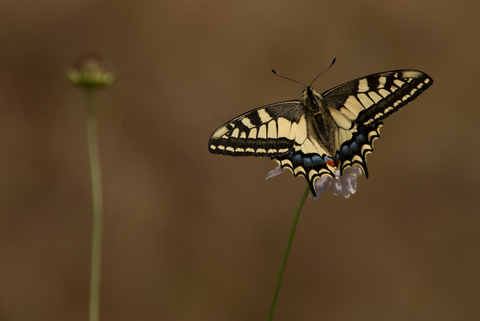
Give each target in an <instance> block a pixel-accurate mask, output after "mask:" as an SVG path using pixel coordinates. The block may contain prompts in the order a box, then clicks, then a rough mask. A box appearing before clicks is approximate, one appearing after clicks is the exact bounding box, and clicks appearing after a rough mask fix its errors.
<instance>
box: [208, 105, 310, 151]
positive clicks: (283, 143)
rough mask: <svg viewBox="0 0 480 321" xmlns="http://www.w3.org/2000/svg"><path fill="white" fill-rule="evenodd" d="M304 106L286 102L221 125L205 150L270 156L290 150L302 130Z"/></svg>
mask: <svg viewBox="0 0 480 321" xmlns="http://www.w3.org/2000/svg"><path fill="white" fill-rule="evenodd" d="M304 113H305V112H304V108H303V103H302V102H301V101H300V100H292V101H285V102H281V103H276V104H271V105H267V106H264V107H260V108H257V109H254V110H251V111H249V112H246V113H245V114H243V115H240V116H238V117H236V118H234V119H232V120H231V121H229V122H227V123H225V124H223V125H222V126H220V127H219V128H218V129H217V130H216V131H215V132H214V133H213V134H212V136H211V137H210V141H209V143H208V150H209V151H210V152H211V153H214V154H221V155H229V156H257V157H272V156H277V155H282V154H285V153H287V152H288V151H290V149H292V147H293V145H294V142H295V136H296V133H297V132H298V131H300V132H301V131H305V130H306V129H305V128H306V127H305V117H303V116H304Z"/></svg>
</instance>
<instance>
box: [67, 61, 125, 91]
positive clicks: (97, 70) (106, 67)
mask: <svg viewBox="0 0 480 321" xmlns="http://www.w3.org/2000/svg"><path fill="white" fill-rule="evenodd" d="M67 76H68V79H69V80H70V81H71V82H72V83H73V84H75V85H78V86H80V87H83V88H85V89H96V88H100V87H104V86H107V85H110V84H112V83H113V81H114V80H115V76H114V75H113V73H112V72H111V70H110V63H109V62H108V61H107V60H105V59H102V58H100V57H99V56H97V55H94V54H86V55H83V56H81V57H79V58H78V59H76V60H75V61H74V62H73V65H72V68H70V69H68V70H67Z"/></svg>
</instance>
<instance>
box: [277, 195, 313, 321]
mask: <svg viewBox="0 0 480 321" xmlns="http://www.w3.org/2000/svg"><path fill="white" fill-rule="evenodd" d="M309 191H310V189H309V187H308V186H307V188H306V189H305V192H303V195H302V198H301V199H300V202H299V203H298V206H297V211H296V213H295V217H294V218H293V223H292V227H291V229H290V236H289V238H288V243H287V248H286V249H285V255H284V256H283V261H282V265H281V267H280V273H278V278H277V285H276V286H275V292H274V293H273V300H272V306H271V307H270V314H269V316H268V321H272V320H273V313H274V312H275V306H276V305H277V299H278V293H279V292H280V286H281V285H282V279H283V273H284V272H285V267H286V266H287V261H288V256H289V255H290V249H291V248H292V244H293V237H294V236H295V230H296V229H297V223H298V219H299V218H300V212H301V211H302V208H303V204H305V200H306V199H307V196H308V192H309Z"/></svg>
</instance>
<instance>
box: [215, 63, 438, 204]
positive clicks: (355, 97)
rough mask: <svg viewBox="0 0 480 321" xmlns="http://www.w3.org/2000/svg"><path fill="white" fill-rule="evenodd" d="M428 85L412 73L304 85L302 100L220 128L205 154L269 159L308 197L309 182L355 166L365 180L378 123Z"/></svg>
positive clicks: (256, 112) (251, 114)
mask: <svg viewBox="0 0 480 321" xmlns="http://www.w3.org/2000/svg"><path fill="white" fill-rule="evenodd" d="M432 84H433V80H432V78H430V77H429V76H427V75H426V74H425V73H423V72H421V71H418V70H408V69H406V70H395V71H387V72H381V73H378V74H373V75H369V76H365V77H362V78H358V79H355V80H352V81H349V82H347V83H345V84H343V85H340V86H337V87H334V88H332V89H330V90H327V91H326V92H324V93H323V94H319V93H318V92H316V91H315V89H313V88H312V87H311V86H305V90H304V91H303V94H302V100H290V101H284V102H279V103H275V104H271V105H267V106H263V107H260V108H256V109H253V110H251V111H249V112H246V113H244V114H242V115H240V116H238V117H236V118H234V119H232V120H230V121H228V122H226V123H225V124H223V125H222V126H220V127H219V128H218V129H217V130H216V131H215V132H214V133H213V134H212V136H211V137H210V141H209V143H208V150H209V151H210V152H211V153H214V154H221V155H229V156H255V157H270V158H271V159H272V160H274V161H276V162H277V163H278V164H279V165H280V166H281V167H282V168H287V169H289V170H290V171H291V172H292V173H293V174H294V175H295V177H297V176H304V177H305V178H306V179H307V182H308V185H309V187H310V190H311V192H312V194H313V195H315V196H316V193H315V188H314V185H315V180H316V179H318V178H320V177H322V176H325V175H327V176H331V177H335V169H338V170H339V171H340V174H343V172H344V171H345V170H346V169H347V168H348V167H350V166H352V165H354V164H356V165H358V166H360V167H361V168H362V170H363V171H364V173H365V176H366V177H367V178H368V171H367V166H366V155H367V154H369V153H371V152H372V151H373V142H374V141H375V140H376V139H377V138H379V137H380V128H381V127H382V126H383V123H382V120H383V119H384V118H387V117H388V116H390V115H391V114H393V113H394V112H396V111H397V110H399V109H400V108H402V107H403V106H405V105H406V104H408V103H409V102H411V101H412V100H414V99H415V98H417V97H418V95H420V94H421V93H422V92H424V91H425V90H426V89H427V88H428V87H430V86H431V85H432Z"/></svg>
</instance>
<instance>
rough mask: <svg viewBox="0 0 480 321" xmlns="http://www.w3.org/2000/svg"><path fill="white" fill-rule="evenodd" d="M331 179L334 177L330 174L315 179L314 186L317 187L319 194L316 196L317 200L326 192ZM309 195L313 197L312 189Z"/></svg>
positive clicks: (316, 191) (316, 190)
mask: <svg viewBox="0 0 480 321" xmlns="http://www.w3.org/2000/svg"><path fill="white" fill-rule="evenodd" d="M331 180H332V178H331V177H329V176H323V177H320V178H317V179H316V180H315V183H314V187H315V193H316V194H317V196H316V197H315V200H318V199H319V198H320V195H322V194H323V192H325V190H326V189H327V187H328V186H329V185H330V181H331ZM309 196H310V197H313V194H312V191H310V194H309Z"/></svg>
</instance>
